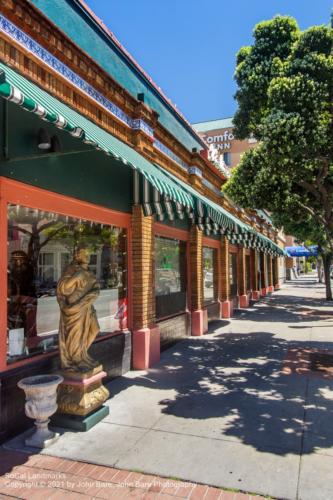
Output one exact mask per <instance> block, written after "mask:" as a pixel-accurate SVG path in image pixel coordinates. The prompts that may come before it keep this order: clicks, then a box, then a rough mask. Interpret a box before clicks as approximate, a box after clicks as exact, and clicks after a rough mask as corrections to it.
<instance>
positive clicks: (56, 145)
mask: <svg viewBox="0 0 333 500" xmlns="http://www.w3.org/2000/svg"><path fill="white" fill-rule="evenodd" d="M51 151H52V153H59V152H60V151H61V144H60V141H59V137H58V136H57V135H53V136H52V137H51Z"/></svg>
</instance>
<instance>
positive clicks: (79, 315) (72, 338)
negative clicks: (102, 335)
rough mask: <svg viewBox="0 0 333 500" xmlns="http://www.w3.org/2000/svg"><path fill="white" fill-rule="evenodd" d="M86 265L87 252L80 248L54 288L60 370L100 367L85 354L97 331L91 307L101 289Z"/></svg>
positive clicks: (81, 370)
mask: <svg viewBox="0 0 333 500" xmlns="http://www.w3.org/2000/svg"><path fill="white" fill-rule="evenodd" d="M88 263H89V254H88V251H87V249H86V248H79V249H78V250H77V251H76V252H75V254H74V259H73V261H72V262H71V263H70V264H69V265H68V266H67V267H66V268H65V270H64V272H63V275H62V276H61V278H60V280H59V281H58V285H57V300H58V303H59V307H60V325H59V350H60V362H61V367H62V368H63V369H64V370H72V371H75V372H87V371H90V370H92V369H93V368H95V367H96V366H98V365H99V363H98V362H97V361H95V360H93V359H92V358H91V357H90V356H89V354H88V349H89V347H90V346H91V344H92V343H93V341H94V340H95V338H96V336H97V334H98V332H99V330H100V328H99V324H98V320H97V316H96V311H95V308H94V306H93V303H94V302H95V300H96V299H97V297H98V295H99V292H100V287H99V284H98V283H97V281H96V277H95V276H94V274H93V273H92V272H90V271H89V267H88Z"/></svg>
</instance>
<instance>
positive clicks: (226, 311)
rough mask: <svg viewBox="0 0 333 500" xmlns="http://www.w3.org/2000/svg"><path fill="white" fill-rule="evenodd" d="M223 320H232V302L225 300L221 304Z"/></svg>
mask: <svg viewBox="0 0 333 500" xmlns="http://www.w3.org/2000/svg"><path fill="white" fill-rule="evenodd" d="M220 305H221V318H231V316H232V312H233V311H232V302H230V300H224V301H223V302H221V304H220Z"/></svg>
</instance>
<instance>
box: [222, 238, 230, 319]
mask: <svg viewBox="0 0 333 500" xmlns="http://www.w3.org/2000/svg"><path fill="white" fill-rule="evenodd" d="M220 255H221V296H220V297H221V299H220V300H221V316H222V318H230V316H232V305H231V302H230V278H229V241H228V239H227V238H226V237H225V236H222V239H221V252H220Z"/></svg>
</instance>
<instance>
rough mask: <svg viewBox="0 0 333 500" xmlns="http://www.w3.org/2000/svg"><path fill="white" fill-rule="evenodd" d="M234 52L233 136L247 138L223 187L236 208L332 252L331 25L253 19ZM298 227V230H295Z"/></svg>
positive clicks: (288, 19)
mask: <svg viewBox="0 0 333 500" xmlns="http://www.w3.org/2000/svg"><path fill="white" fill-rule="evenodd" d="M253 36H254V43H253V45H252V46H250V47H243V48H242V49H241V50H240V51H239V53H238V55H237V67H236V73H235V79H236V82H237V84H238V90H237V92H236V99H237V102H238V110H237V112H236V115H235V117H234V125H235V131H234V132H235V136H236V137H237V138H239V139H245V138H247V137H250V136H254V137H255V138H256V139H257V140H258V141H259V144H258V147H256V148H254V149H251V150H250V151H248V152H246V153H245V154H244V155H243V157H242V159H241V161H240V163H239V165H238V167H237V168H236V169H235V170H234V171H233V173H232V176H231V178H230V180H229V181H228V183H227V184H226V186H225V191H226V193H227V194H228V195H229V196H230V197H231V198H232V199H234V200H235V201H236V202H237V203H239V204H240V205H242V206H243V207H244V208H257V209H266V210H269V211H270V212H271V214H272V216H273V219H275V221H276V222H278V223H280V224H281V225H282V224H283V225H284V226H285V227H287V226H288V225H289V227H290V228H291V227H293V228H294V231H295V230H296V229H297V228H298V234H304V237H305V236H306V232H307V231H309V234H310V233H311V234H310V236H308V237H310V238H311V239H313V235H314V236H316V237H317V238H318V243H319V244H320V245H321V246H322V247H323V248H325V250H326V252H329V253H332V252H333V140H332V139H333V52H332V47H333V30H332V28H331V27H329V26H324V25H323V26H313V27H311V28H309V29H307V30H305V31H301V30H300V29H299V27H298V25H297V23H296V21H295V19H293V18H291V17H288V16H277V17H274V18H273V19H271V20H269V21H265V22H262V23H259V24H258V25H257V26H256V27H255V29H254V33H253ZM298 226H301V227H298Z"/></svg>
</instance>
